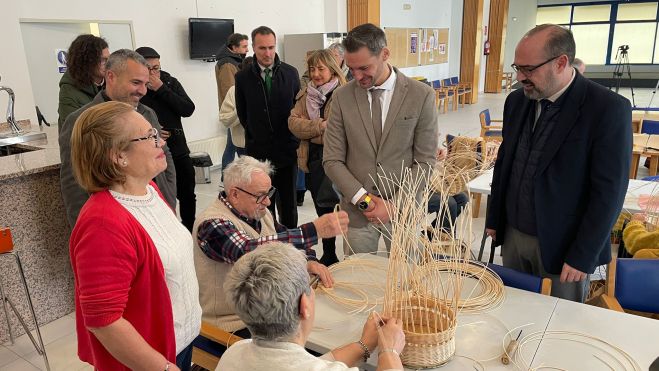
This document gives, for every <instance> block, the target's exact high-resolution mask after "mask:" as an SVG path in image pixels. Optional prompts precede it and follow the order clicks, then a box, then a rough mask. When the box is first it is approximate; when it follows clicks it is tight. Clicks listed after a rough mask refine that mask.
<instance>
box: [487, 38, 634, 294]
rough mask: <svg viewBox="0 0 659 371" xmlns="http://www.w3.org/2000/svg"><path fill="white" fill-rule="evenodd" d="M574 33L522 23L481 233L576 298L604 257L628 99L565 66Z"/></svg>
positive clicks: (626, 150) (626, 142)
mask: <svg viewBox="0 0 659 371" xmlns="http://www.w3.org/2000/svg"><path fill="white" fill-rule="evenodd" d="M575 49H576V48H575V43H574V38H573V36H572V33H571V32H570V31H569V30H566V29H564V28H562V27H559V26H556V25H540V26H537V27H535V28H534V29H532V30H531V31H529V32H528V33H527V34H526V35H525V36H524V37H523V38H522V40H521V41H520V42H519V44H518V45H517V49H515V63H514V64H513V68H514V69H515V71H517V80H518V81H520V82H521V83H522V84H523V89H519V90H517V91H515V92H513V93H511V94H510V95H509V96H508V98H507V99H506V104H505V107H504V120H503V122H504V129H503V143H502V145H501V147H500V149H499V156H498V158H497V162H496V165H495V168H494V178H493V181H492V196H491V197H492V199H491V204H490V207H489V209H488V215H487V220H486V228H487V233H488V234H489V235H490V236H492V238H493V239H494V240H495V243H496V244H499V245H500V244H502V243H503V264H504V265H505V266H507V267H511V268H514V269H516V270H519V271H523V272H526V273H531V274H534V275H536V276H542V277H549V278H551V279H552V295H554V296H557V297H562V298H565V299H570V300H575V301H584V299H585V297H586V295H587V292H588V288H587V285H588V273H592V272H593V271H594V270H595V267H597V266H598V265H601V264H606V263H608V262H609V261H610V260H611V246H610V240H609V235H610V232H611V227H612V226H613V224H614V222H615V220H616V217H617V216H618V213H619V212H620V209H621V207H622V204H623V201H624V198H625V193H626V191H627V183H628V178H627V177H628V174H629V166H630V160H631V156H630V154H631V146H632V133H631V107H630V104H629V101H628V100H627V99H625V98H623V97H622V96H620V95H618V94H615V93H613V92H611V91H609V90H607V89H605V88H603V87H602V86H600V85H598V84H595V83H593V82H591V81H590V80H588V79H586V78H584V77H583V76H582V75H581V74H579V73H578V72H577V71H576V70H575V69H574V68H573V67H572V62H573V60H574V55H575Z"/></svg>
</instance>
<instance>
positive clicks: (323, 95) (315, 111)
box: [307, 77, 339, 120]
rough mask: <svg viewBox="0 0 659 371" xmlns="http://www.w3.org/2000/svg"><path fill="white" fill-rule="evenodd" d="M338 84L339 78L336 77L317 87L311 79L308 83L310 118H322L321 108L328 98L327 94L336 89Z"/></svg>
mask: <svg viewBox="0 0 659 371" xmlns="http://www.w3.org/2000/svg"><path fill="white" fill-rule="evenodd" d="M338 85H339V79H337V78H336V77H335V78H333V79H331V80H330V81H328V82H326V83H325V84H323V85H321V86H319V87H316V86H315V85H314V83H313V81H309V84H308V85H307V113H309V119H311V120H315V119H317V118H320V109H321V108H322V107H323V105H324V104H325V101H326V100H327V94H329V93H331V92H332V91H333V90H334V89H336V87H337V86H338Z"/></svg>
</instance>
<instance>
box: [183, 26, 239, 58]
mask: <svg viewBox="0 0 659 371" xmlns="http://www.w3.org/2000/svg"><path fill="white" fill-rule="evenodd" d="M188 26H189V31H190V33H189V40H190V59H201V60H205V61H209V62H212V61H214V60H215V58H216V57H217V53H218V51H219V50H220V47H221V46H222V45H223V44H225V43H226V41H227V37H229V35H231V34H232V33H233V19H216V18H188Z"/></svg>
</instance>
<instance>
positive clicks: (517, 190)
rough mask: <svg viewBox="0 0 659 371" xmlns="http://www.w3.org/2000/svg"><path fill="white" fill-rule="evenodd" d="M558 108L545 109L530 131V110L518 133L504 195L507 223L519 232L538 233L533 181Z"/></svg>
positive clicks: (531, 117) (531, 116) (532, 110)
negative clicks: (508, 180)
mask: <svg viewBox="0 0 659 371" xmlns="http://www.w3.org/2000/svg"><path fill="white" fill-rule="evenodd" d="M558 111H559V110H558V109H556V108H549V109H548V110H547V112H546V113H545V114H543V115H542V116H541V117H539V118H538V122H537V123H536V129H535V131H533V129H532V128H533V122H534V121H535V108H532V109H531V110H530V112H529V118H528V120H527V124H526V125H525V126H524V127H523V128H522V132H521V133H520V136H519V142H518V143H517V149H516V150H515V156H514V159H513V163H512V171H511V174H510V185H509V187H508V194H507V195H506V213H507V215H508V223H510V225H511V226H512V227H513V228H515V229H517V230H519V231H520V232H523V233H526V234H528V235H531V236H536V235H537V233H538V232H537V225H536V214H535V199H534V197H535V190H534V184H533V181H534V179H535V175H536V174H535V173H536V169H537V168H538V162H539V161H540V157H542V154H543V153H544V148H545V144H546V143H547V140H548V139H549V136H550V135H551V132H552V131H553V127H554V126H555V125H556V119H558Z"/></svg>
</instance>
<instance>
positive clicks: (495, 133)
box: [485, 130, 503, 137]
mask: <svg viewBox="0 0 659 371" xmlns="http://www.w3.org/2000/svg"><path fill="white" fill-rule="evenodd" d="M502 135H503V132H502V131H501V130H488V131H486V132H485V136H486V137H500V136H502Z"/></svg>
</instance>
